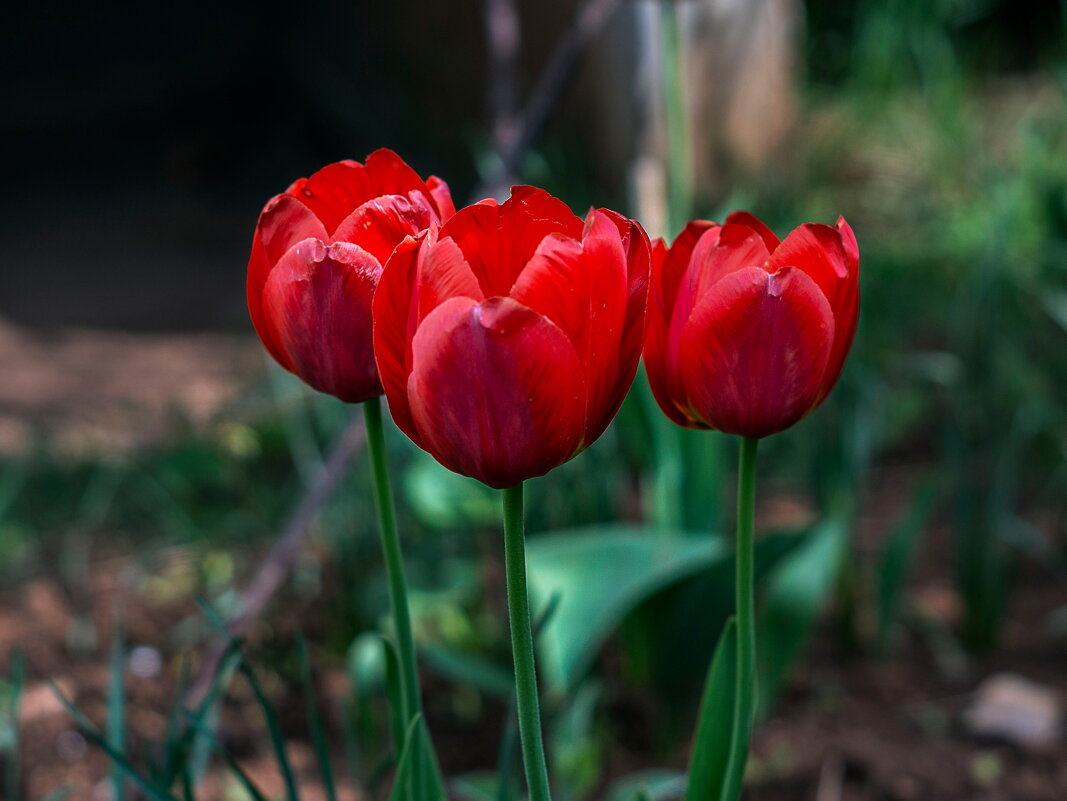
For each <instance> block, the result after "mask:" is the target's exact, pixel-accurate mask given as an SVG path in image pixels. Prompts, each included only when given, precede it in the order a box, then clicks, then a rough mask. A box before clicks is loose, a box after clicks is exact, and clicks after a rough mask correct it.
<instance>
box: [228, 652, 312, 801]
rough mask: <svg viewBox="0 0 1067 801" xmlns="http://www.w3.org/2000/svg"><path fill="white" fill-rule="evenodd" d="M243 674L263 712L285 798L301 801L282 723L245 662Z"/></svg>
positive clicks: (241, 667) (254, 674)
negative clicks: (286, 748) (286, 749)
mask: <svg viewBox="0 0 1067 801" xmlns="http://www.w3.org/2000/svg"><path fill="white" fill-rule="evenodd" d="M240 670H241V673H243V674H244V676H245V678H246V679H248V683H249V684H250V685H251V687H252V693H253V694H254V695H255V696H256V702H257V703H258V704H259V708H260V709H261V710H262V712H263V718H264V720H266V722H267V731H268V732H269V734H270V742H271V747H272V748H273V750H274V758H275V760H276V761H277V762H278V770H280V771H281V773H282V779H283V781H284V782H285V797H286V799H287V801H300V793H299V791H298V790H297V787H296V777H295V776H294V775H293V766H292V765H290V764H289V757H288V756H287V755H286V753H285V738H284V737H283V735H282V727H281V722H280V721H279V720H278V716H277V715H276V714H275V712H274V709H273V708H272V707H271V705H270V701H269V700H267V694H266V693H265V692H263V686H262V685H261V684H260V683H259V679H257V678H256V673H255V671H254V670H252V667H251V666H250V665H249V664H248V663H247V662H245V661H243V660H242V661H241V665H240Z"/></svg>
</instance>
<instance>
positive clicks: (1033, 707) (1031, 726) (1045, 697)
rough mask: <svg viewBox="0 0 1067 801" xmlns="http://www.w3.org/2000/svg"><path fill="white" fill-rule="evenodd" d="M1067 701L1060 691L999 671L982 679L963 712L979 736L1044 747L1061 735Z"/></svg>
mask: <svg viewBox="0 0 1067 801" xmlns="http://www.w3.org/2000/svg"><path fill="white" fill-rule="evenodd" d="M1062 718H1063V703H1062V699H1061V698H1060V696H1059V694H1058V693H1057V692H1056V691H1055V690H1053V689H1051V688H1049V687H1045V686H1044V685H1041V684H1038V683H1037V682H1033V681H1030V680H1029V679H1026V678H1024V677H1022V676H1019V675H1017V674H1015V673H998V674H996V675H994V676H990V677H989V678H988V679H986V680H985V681H983V682H982V684H981V685H980V686H979V688H978V693H977V696H976V698H975V700H974V702H973V703H972V704H971V705H970V706H969V707H967V709H966V710H965V711H964V713H963V722H964V724H965V725H966V727H967V730H968V731H969V732H970V733H971V734H972V735H973V736H975V737H978V738H982V739H991V740H1001V741H1004V742H1007V743H1011V744H1013V745H1021V746H1026V747H1030V748H1044V747H1047V746H1049V745H1052V744H1053V743H1054V742H1056V740H1057V739H1058V738H1059V736H1060V727H1061V724H1062Z"/></svg>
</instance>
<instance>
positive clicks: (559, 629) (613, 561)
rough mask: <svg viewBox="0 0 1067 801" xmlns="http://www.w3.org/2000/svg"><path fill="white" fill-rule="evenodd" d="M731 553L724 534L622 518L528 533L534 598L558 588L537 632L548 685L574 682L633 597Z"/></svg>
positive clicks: (637, 599) (559, 688)
mask: <svg viewBox="0 0 1067 801" xmlns="http://www.w3.org/2000/svg"><path fill="white" fill-rule="evenodd" d="M730 555H731V551H730V547H729V546H728V544H727V543H726V542H725V541H724V540H723V539H721V538H717V537H716V538H710V537H707V536H705V537H686V536H683V535H680V534H673V535H665V534H664V533H663V532H662V531H658V530H653V529H646V528H640V527H635V526H625V525H616V526H595V527H589V528H583V529H573V530H569V531H557V532H553V533H550V534H544V535H540V536H535V537H532V538H531V539H530V541H529V544H528V546H527V560H528V565H529V581H530V590H531V594H532V595H533V596H534V600H535V603H539V604H544V603H546V602H547V600H548V599H550V598H552V597H553V596H554V595H558V596H559V608H558V610H557V611H556V613H555V615H554V616H553V617H552V619H551V620H550V621H549V622H548V624H547V625H546V626H545V628H544V631H543V632H542V633H541V637H540V639H539V640H538V650H539V657H540V659H539V662H538V667H539V669H540V672H541V675H542V677H543V679H544V682H545V686H546V687H547V688H549V689H550V690H552V691H555V692H557V693H563V692H566V691H567V690H569V689H570V688H572V687H573V686H574V685H575V683H576V682H577V680H578V679H580V678H581V676H582V675H583V674H584V673H585V671H586V670H587V669H588V667H589V665H590V663H591V662H592V660H593V658H594V657H595V656H596V653H597V651H598V650H599V649H600V647H601V646H602V645H603V644H604V642H605V640H607V638H608V637H609V636H610V635H611V633H612V632H613V631H614V630H615V629H616V627H617V626H618V624H619V623H620V621H622V619H623V618H624V617H626V615H627V614H628V613H629V612H630V611H631V610H633V609H634V608H635V607H636V606H637V605H638V604H640V603H641V602H642V601H644V600H645V599H646V598H648V597H649V596H651V595H653V594H654V593H656V592H658V591H660V590H662V589H663V588H664V587H667V586H669V585H671V584H673V583H675V582H677V581H680V580H682V579H685V578H689V577H691V576H693V575H694V574H697V573H699V572H701V571H703V570H707V569H708V568H709V567H711V566H712V565H714V564H716V563H718V562H720V561H723V560H728V559H729V558H730Z"/></svg>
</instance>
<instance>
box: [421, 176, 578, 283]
mask: <svg viewBox="0 0 1067 801" xmlns="http://www.w3.org/2000/svg"><path fill="white" fill-rule="evenodd" d="M550 234H562V235H564V236H568V237H570V238H571V239H580V238H581V235H582V221H581V220H579V219H578V218H577V217H575V216H574V213H573V212H572V211H571V210H570V209H569V208H567V206H566V205H564V204H563V203H562V202H560V201H559V200H556V198H554V197H552V196H551V195H550V194H548V193H547V192H545V191H544V190H542V189H534V188H533V187H528V186H516V187H513V188H512V190H511V197H510V198H509V199H508V200H507V201H506V202H505V203H504V204H503V205H497V204H496V203H495V202H494V201H483V202H481V203H476V204H474V205H473V206H467V207H466V208H464V209H460V210H459V211H458V212H456V215H455V216H454V217H452V218H451V219H450V220H449V221H448V222H447V223H445V225H444V226H443V227H442V229H441V237H442V238H444V237H451V238H452V239H454V240H455V242H456V244H457V245H459V247H460V249H461V250H462V251H463V255H464V256H465V257H466V259H467V263H468V264H470V266H471V270H473V271H474V274H475V276H477V278H478V283H479V284H480V285H481V287H482V292H484V293H485V296H486V297H494V296H506V295H508V294H509V293H510V292H511V287H512V286H513V285H514V283H515V280H516V279H517V278H518V277H519V273H521V272H522V269H523V268H524V267H525V266H526V263H527V262H528V261H529V260H530V259H531V258H533V254H534V251H536V250H537V247H538V245H540V244H541V240H543V239H544V238H545V237H546V236H549V235H550Z"/></svg>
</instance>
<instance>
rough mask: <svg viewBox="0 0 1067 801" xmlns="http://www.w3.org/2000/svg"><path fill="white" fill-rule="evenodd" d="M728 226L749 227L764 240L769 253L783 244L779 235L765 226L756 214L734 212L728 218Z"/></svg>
mask: <svg viewBox="0 0 1067 801" xmlns="http://www.w3.org/2000/svg"><path fill="white" fill-rule="evenodd" d="M726 225H747V226H748V227H749V228H751V229H752V230H753V231H755V232H756V233H758V234H759V235H760V236H761V237H762V238H763V243H764V244H765V245H766V246H767V252H768V253H774V249H775V248H776V247H778V245H780V244H781V240H780V239H778V237H777V235H776V234H775V233H774V231H772V230H771V229H770V228H768V227H767V226H766V225H764V224H763V221H762V220H760V219H759V218H758V217H757V216H756V215H755V214H752V213H751V212H748V211H733V212H730V213H729V214H728V215H727V216H726Z"/></svg>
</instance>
